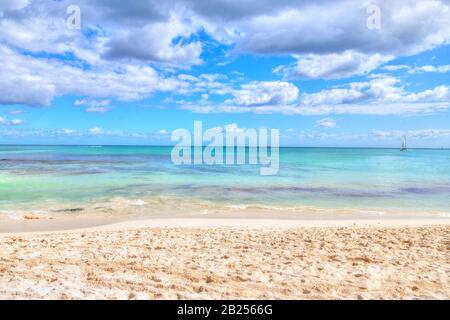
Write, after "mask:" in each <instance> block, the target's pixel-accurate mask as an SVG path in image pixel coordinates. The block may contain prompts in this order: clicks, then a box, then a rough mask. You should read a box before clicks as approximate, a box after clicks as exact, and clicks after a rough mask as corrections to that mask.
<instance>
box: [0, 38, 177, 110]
mask: <svg viewBox="0 0 450 320" xmlns="http://www.w3.org/2000/svg"><path fill="white" fill-rule="evenodd" d="M0 60H1V61H8V63H7V64H5V65H4V66H3V67H2V68H1V69H0V104H24V105H30V106H42V105H50V104H51V102H52V100H53V98H54V97H55V96H61V95H64V94H78V95H84V96H93V97H115V98H117V99H120V100H139V99H143V98H145V97H148V96H150V95H151V94H152V93H153V92H155V91H158V90H160V91H167V90H172V89H175V87H176V86H177V83H178V81H177V80H176V79H167V78H166V79H164V78H161V77H160V76H159V75H158V73H157V72H156V71H155V70H154V69H153V68H151V67H149V66H144V65H128V64H125V65H112V66H106V67H100V68H98V69H96V68H93V69H90V70H85V69H83V68H79V67H76V66H71V65H67V64H65V63H64V62H62V61H60V60H56V59H44V58H40V59H38V58H32V57H29V56H24V55H21V54H19V53H17V52H15V51H13V50H11V49H9V48H7V47H5V46H1V45H0Z"/></svg>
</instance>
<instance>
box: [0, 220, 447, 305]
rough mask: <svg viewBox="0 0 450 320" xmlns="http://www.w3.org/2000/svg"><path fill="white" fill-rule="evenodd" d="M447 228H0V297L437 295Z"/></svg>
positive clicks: (317, 223)
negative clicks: (10, 230) (3, 230)
mask: <svg viewBox="0 0 450 320" xmlns="http://www.w3.org/2000/svg"><path fill="white" fill-rule="evenodd" d="M449 245H450V223H449V221H448V219H435V220H431V219H430V220H389V219H383V220H381V219H380V220H360V221H353V220H329V221H327V220H322V221H321V220H270V219H261V220H256V219H253V220H249V219H147V220H139V221H123V222H119V223H114V224H107V225H103V226H95V227H93V228H84V229H80V228H78V229H73V230H63V231H55V230H52V231H37V232H26V233H3V234H0V298H2V299H20V298H26V299H246V298H248V299H449V298H450V255H449Z"/></svg>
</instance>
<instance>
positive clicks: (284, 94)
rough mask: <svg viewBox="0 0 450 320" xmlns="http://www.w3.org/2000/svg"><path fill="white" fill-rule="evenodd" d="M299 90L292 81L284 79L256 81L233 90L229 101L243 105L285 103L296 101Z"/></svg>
mask: <svg viewBox="0 0 450 320" xmlns="http://www.w3.org/2000/svg"><path fill="white" fill-rule="evenodd" d="M298 93H299V90H298V88H297V87H296V86H295V85H293V84H292V83H288V82H283V81H254V82H251V83H249V84H244V85H242V86H241V88H240V89H239V90H235V91H234V92H233V95H234V98H233V99H232V100H231V101H229V102H230V103H234V104H237V105H242V106H262V105H283V104H287V103H291V102H294V101H295V100H296V99H297V98H298Z"/></svg>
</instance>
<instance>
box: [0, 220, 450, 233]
mask: <svg viewBox="0 0 450 320" xmlns="http://www.w3.org/2000/svg"><path fill="white" fill-rule="evenodd" d="M436 225H441V226H442V225H445V226H448V225H450V219H449V218H423V217H421V218H403V217H402V218H398V217H392V218H388V217H381V218H377V219H376V218H361V217H358V218H338V219H324V218H322V219H320V218H319V219H317V218H292V219H289V218H285V217H277V218H276V217H274V218H266V217H264V218H246V217H243V218H236V217H230V218H223V217H220V218H219V217H201V218H200V217H188V218H179V217H173V218H159V217H155V218H151V217H147V218H145V217H132V216H131V217H130V216H117V217H100V216H94V217H80V216H78V217H61V218H52V219H36V220H33V219H32V220H13V219H9V220H7V221H5V220H4V221H2V223H1V224H0V237H4V236H13V235H26V234H53V233H75V232H87V231H92V232H97V231H126V230H135V229H140V228H221V227H225V228H235V229H295V228H333V227H364V228H370V227H390V228H396V227H397V228H398V227H421V226H436Z"/></svg>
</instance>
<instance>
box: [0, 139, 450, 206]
mask: <svg viewBox="0 0 450 320" xmlns="http://www.w3.org/2000/svg"><path fill="white" fill-rule="evenodd" d="M171 150H172V148H171V147H141V146H0V212H5V210H6V211H8V210H14V209H30V210H31V209H33V208H45V207H46V206H48V204H51V207H52V210H53V211H55V210H56V209H55V208H57V207H58V204H61V206H62V207H64V208H65V207H67V206H76V207H79V206H80V205H81V204H95V203H100V202H102V203H103V202H107V201H110V200H111V199H122V200H123V199H126V200H130V201H140V202H137V203H138V204H139V205H144V204H145V205H146V206H147V207H148V208H147V209H148V210H151V209H152V208H154V207H157V205H158V204H161V203H164V202H167V203H169V204H171V205H172V208H173V210H183V208H182V207H181V206H182V204H183V205H184V204H186V203H189V202H195V203H200V204H201V203H207V204H208V205H211V204H214V205H217V206H218V207H220V206H228V207H230V208H238V207H245V206H249V205H253V206H258V205H259V206H261V207H264V206H267V207H269V208H270V207H276V208H282V209H283V208H302V207H314V208H338V209H358V210H387V211H389V210H394V211H395V210H397V211H407V212H419V211H423V210H426V211H430V212H436V214H444V215H445V214H448V212H450V150H431V149H414V150H410V151H408V152H400V151H399V150H396V149H361V148H354V149H352V148H280V169H279V172H278V174H277V175H274V176H261V175H260V174H259V169H260V166H258V165H256V166H255V165H229V166H227V165H213V166H207V165H182V166H177V165H174V164H172V162H171V159H170V152H171ZM153 200H155V201H153ZM156 200H157V201H156ZM130 203H132V202H130ZM134 203H136V202H134ZM177 206H178V207H177ZM56 211H57V210H56Z"/></svg>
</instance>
